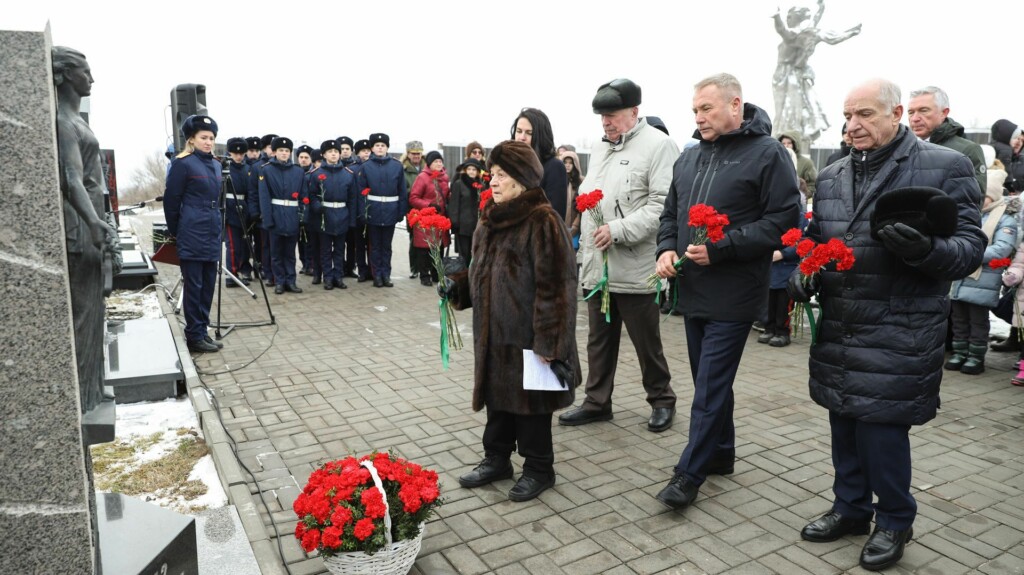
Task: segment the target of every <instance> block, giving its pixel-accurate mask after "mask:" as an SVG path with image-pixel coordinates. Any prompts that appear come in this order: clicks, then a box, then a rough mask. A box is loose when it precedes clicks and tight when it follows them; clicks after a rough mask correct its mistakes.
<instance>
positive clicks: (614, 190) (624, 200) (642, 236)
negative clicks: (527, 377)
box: [562, 118, 767, 294]
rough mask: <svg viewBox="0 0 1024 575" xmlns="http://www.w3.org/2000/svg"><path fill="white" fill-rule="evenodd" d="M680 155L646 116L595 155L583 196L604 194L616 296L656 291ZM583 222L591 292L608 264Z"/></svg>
mask: <svg viewBox="0 0 1024 575" xmlns="http://www.w3.org/2000/svg"><path fill="white" fill-rule="evenodd" d="M678 157H679V147H678V146H676V144H675V142H674V141H672V140H670V139H669V137H668V136H666V135H665V134H664V133H662V132H661V131H660V130H657V129H655V128H652V127H650V126H648V125H647V120H646V119H644V118H640V119H639V120H638V121H637V123H636V125H635V126H633V129H632V130H630V131H629V132H626V134H625V135H624V136H623V137H622V139H621V141H620V142H619V143H618V144H612V143H611V142H608V141H605V140H602V141H601V142H600V143H598V144H596V145H595V146H594V149H593V150H592V151H591V155H590V167H589V173H588V174H587V178H586V179H585V180H583V183H582V184H580V194H587V193H590V192H592V191H594V190H601V191H602V193H603V194H604V199H603V200H602V201H601V206H600V209H601V213H602V214H604V221H605V223H607V224H608V228H609V229H610V230H611V234H612V245H611V246H610V247H609V248H608V250H607V251H608V277H609V281H608V287H609V290H610V291H611V292H613V293H631V294H644V293H654V289H653V288H650V287H648V286H647V276H649V275H650V274H652V273H654V264H655V263H656V259H655V240H656V239H657V237H656V236H657V232H658V216H659V215H661V211H662V209H663V207H664V205H665V195H666V194H668V188H669V185H670V184H671V183H672V163H673V162H675V161H676V158H678ZM562 172H563V173H564V172H565V167H564V165H563V167H562ZM563 189H564V186H563ZM581 220H582V221H581V231H580V263H581V265H582V268H581V271H580V284H581V285H582V287H583V288H584V289H590V288H593V287H595V286H596V285H597V284H598V282H600V281H601V277H602V276H603V274H604V269H603V268H604V266H603V261H602V257H601V250H598V249H597V248H595V247H594V232H595V231H596V230H597V227H596V226H595V225H594V218H593V217H592V216H591V215H590V214H582V216H581ZM766 271H767V268H766Z"/></svg>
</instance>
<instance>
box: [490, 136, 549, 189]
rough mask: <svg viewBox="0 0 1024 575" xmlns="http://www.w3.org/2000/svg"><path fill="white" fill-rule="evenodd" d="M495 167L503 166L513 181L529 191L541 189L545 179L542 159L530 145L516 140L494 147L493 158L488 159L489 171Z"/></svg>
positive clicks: (506, 141)
mask: <svg viewBox="0 0 1024 575" xmlns="http://www.w3.org/2000/svg"><path fill="white" fill-rule="evenodd" d="M494 165H498V166H501V169H502V170H505V173H506V174H508V175H509V177H511V178H512V179H513V180H515V181H517V182H519V183H520V184H522V185H523V187H525V188H526V189H527V190H530V189H533V188H539V187H540V182H541V180H543V179H544V166H542V165H541V163H540V158H538V157H537V153H536V152H534V151H533V148H531V147H530V145H529V144H526V143H524V142H517V141H514V140H505V141H504V142H502V143H500V144H498V145H497V146H494V149H492V150H491V156H490V157H489V158H487V169H488V170H490V169H491V168H492V167H493V166H494Z"/></svg>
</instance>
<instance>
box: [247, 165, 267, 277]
mask: <svg viewBox="0 0 1024 575" xmlns="http://www.w3.org/2000/svg"><path fill="white" fill-rule="evenodd" d="M246 162H247V163H248V164H249V185H248V187H247V188H246V189H247V190H248V191H249V193H248V194H246V196H245V203H246V204H248V206H249V222H250V225H249V233H251V234H252V245H253V247H254V248H255V249H257V250H259V254H253V255H254V256H257V255H258V256H259V257H256V258H254V259H256V260H257V261H258V262H259V266H260V277H262V278H264V279H266V280H267V285H274V270H273V268H272V267H271V265H270V234H267V233H264V231H263V229H262V227H261V226H262V216H261V214H260V174H261V173H263V166H265V165H267V164H268V163H269V162H270V158H268V157H267V155H266V154H265V153H263V152H260V157H259V158H256V159H255V160H251V161H250V160H248V159H247V160H246Z"/></svg>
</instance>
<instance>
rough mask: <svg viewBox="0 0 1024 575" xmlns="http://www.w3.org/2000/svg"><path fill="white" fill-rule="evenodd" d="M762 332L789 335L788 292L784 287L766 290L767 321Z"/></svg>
mask: <svg viewBox="0 0 1024 575" xmlns="http://www.w3.org/2000/svg"><path fill="white" fill-rule="evenodd" d="M764 332H765V333H773V334H775V335H789V292H787V291H786V288H782V289H770V290H768V321H766V322H764Z"/></svg>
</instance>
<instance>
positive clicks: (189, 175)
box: [164, 116, 224, 352]
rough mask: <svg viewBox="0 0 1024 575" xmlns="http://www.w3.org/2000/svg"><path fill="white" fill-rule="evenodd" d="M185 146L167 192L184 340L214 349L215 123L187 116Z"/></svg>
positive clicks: (216, 252)
mask: <svg viewBox="0 0 1024 575" xmlns="http://www.w3.org/2000/svg"><path fill="white" fill-rule="evenodd" d="M181 134H182V136H184V137H185V140H186V142H185V150H184V151H182V152H181V153H180V154H178V156H177V157H176V158H175V159H174V161H173V162H172V163H171V169H170V171H169V172H168V174H167V189H166V190H165V191H164V217H165V219H166V220H167V233H169V234H170V235H171V237H173V238H175V243H176V244H177V248H178V257H179V258H180V259H181V280H182V283H183V284H184V305H183V308H184V310H185V340H186V342H187V343H188V349H189V351H193V352H214V351H218V350H220V349H221V348H222V347H224V346H223V344H221V343H218V342H215V341H214V340H213V338H211V337H210V336H209V334H207V333H206V328H207V327H209V325H210V306H211V305H212V304H213V290H214V286H215V285H216V282H217V266H218V265H219V262H220V244H221V241H222V240H221V238H222V234H221V216H220V184H221V175H220V172H221V167H220V162H218V161H217V160H216V159H214V157H213V145H214V142H215V141H216V139H217V122H214V121H213V118H211V117H209V116H189V117H188V118H186V119H185V121H184V122H182V124H181Z"/></svg>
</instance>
